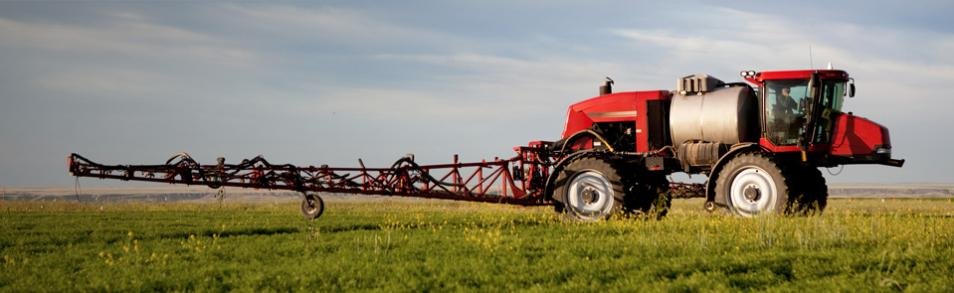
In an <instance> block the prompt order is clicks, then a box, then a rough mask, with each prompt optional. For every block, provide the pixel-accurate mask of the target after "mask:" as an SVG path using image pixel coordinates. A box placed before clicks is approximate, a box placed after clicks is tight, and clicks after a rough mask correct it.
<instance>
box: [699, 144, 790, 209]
mask: <svg viewBox="0 0 954 293" xmlns="http://www.w3.org/2000/svg"><path fill="white" fill-rule="evenodd" d="M789 177H790V176H786V174H785V173H784V172H783V169H782V168H781V166H779V164H778V163H776V162H775V160H773V159H772V158H770V157H767V156H765V155H763V154H761V153H747V154H741V155H739V156H737V157H735V158H733V159H732V160H731V161H729V163H728V164H726V165H725V167H724V168H723V169H722V172H720V173H719V178H718V179H717V181H716V192H719V193H722V195H723V196H724V198H725V199H726V203H727V206H728V209H729V211H731V212H732V213H733V214H736V215H739V216H743V217H753V216H758V215H766V214H781V213H785V212H789V211H790V210H789V209H788V207H789V204H790V203H789V198H790V197H791V196H792V195H794V194H793V192H792V188H793V184H791V181H790V180H788V178H789Z"/></svg>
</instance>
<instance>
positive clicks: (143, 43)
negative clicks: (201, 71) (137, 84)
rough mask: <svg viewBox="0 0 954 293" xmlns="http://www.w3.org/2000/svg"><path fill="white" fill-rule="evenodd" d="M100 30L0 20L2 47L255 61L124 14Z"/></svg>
mask: <svg viewBox="0 0 954 293" xmlns="http://www.w3.org/2000/svg"><path fill="white" fill-rule="evenodd" d="M118 19H119V20H118V22H116V23H109V24H108V25H101V26H67V25H58V24H42V23H30V22H23V21H16V20H11V19H5V18H0V48H3V47H7V48H21V49H28V50H36V49H39V50H44V51H49V52H60V53H64V54H71V55H74V56H76V57H77V58H80V57H82V55H81V54H120V55H125V56H128V57H134V58H140V59H141V60H154V59H157V58H158V59H161V60H178V61H179V62H199V63H203V64H210V63H211V64H216V65H218V66H242V67H246V66H251V65H254V64H255V61H256V56H255V55H254V54H253V53H252V52H249V51H247V50H244V49H241V48H238V47H235V46H230V45H228V44H227V43H226V42H225V41H224V40H222V39H219V38H215V37H212V36H208V35H205V34H201V33H198V32H194V31H190V30H186V29H182V28H177V27H171V26H165V25H159V24H155V23H150V22H148V20H146V19H145V18H142V17H135V16H133V15H125V16H122V17H119V18H118Z"/></svg>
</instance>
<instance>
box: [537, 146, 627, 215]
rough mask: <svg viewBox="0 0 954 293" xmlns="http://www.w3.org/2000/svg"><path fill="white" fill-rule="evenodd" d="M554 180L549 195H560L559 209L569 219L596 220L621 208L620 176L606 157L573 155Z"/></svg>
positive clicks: (618, 171)
mask: <svg viewBox="0 0 954 293" xmlns="http://www.w3.org/2000/svg"><path fill="white" fill-rule="evenodd" d="M555 184H556V188H555V189H554V191H553V196H554V197H560V200H559V201H560V202H562V203H563V204H562V205H561V206H562V207H563V212H564V213H565V214H566V215H567V216H569V217H570V218H571V219H575V220H580V221H597V220H602V219H608V218H609V217H610V216H612V215H613V214H616V213H619V212H620V211H621V210H622V207H623V195H624V190H623V184H622V176H621V174H620V170H619V169H618V168H615V167H614V166H613V165H612V164H611V160H610V159H609V158H604V157H600V156H597V155H585V156H581V157H580V158H576V159H574V161H572V162H570V163H569V164H567V165H566V167H565V168H563V170H562V171H561V172H560V173H559V175H558V177H557V179H556V182H555Z"/></svg>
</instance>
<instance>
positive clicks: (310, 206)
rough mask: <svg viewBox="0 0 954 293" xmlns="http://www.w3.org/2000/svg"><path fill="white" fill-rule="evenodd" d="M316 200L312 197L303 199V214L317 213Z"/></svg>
mask: <svg viewBox="0 0 954 293" xmlns="http://www.w3.org/2000/svg"><path fill="white" fill-rule="evenodd" d="M318 208H319V205H318V200H317V199H315V198H313V197H308V198H306V199H305V213H306V214H309V215H312V214H314V213H316V212H318Z"/></svg>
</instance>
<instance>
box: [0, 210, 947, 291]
mask: <svg viewBox="0 0 954 293" xmlns="http://www.w3.org/2000/svg"><path fill="white" fill-rule="evenodd" d="M674 204H675V208H674V211H673V212H672V214H671V215H670V216H669V217H667V218H666V219H665V220H663V221H642V220H625V219H622V220H614V221H607V222H600V223H584V224H581V223H568V222H565V221H561V220H560V219H559V218H558V217H555V216H554V215H553V214H552V212H550V210H549V209H548V208H523V207H511V206H503V205H493V204H474V203H460V202H448V201H423V200H422V201H413V200H372V201H366V202H361V201H340V200H339V201H334V200H329V202H328V209H327V210H326V213H325V215H324V216H323V217H322V218H321V219H319V220H318V221H313V222H309V221H305V220H303V219H302V218H301V217H300V216H299V215H298V211H297V204H291V203H288V204H274V203H258V204H228V203H226V204H224V205H219V204H215V203H206V204H184V203H177V204H107V205H98V204H70V203H50V202H44V203H25V202H0V256H2V260H0V290H2V291H77V290H82V291H88V290H95V291H102V290H106V291H129V290H163V291H165V290H189V291H192V290H202V291H205V290H241V291H260V290H263V289H264V290H281V291H286V290H300V289H304V290H308V291H320V292H323V291H340V290H368V289H373V290H380V291H425V290H439V291H445V290H457V289H476V290H478V291H503V290H506V291H512V290H518V289H520V290H523V289H526V290H530V291H551V290H553V289H556V290H560V291H602V290H604V289H617V290H621V289H622V290H626V291H631V290H640V291H643V289H648V290H649V291H686V290H696V289H705V290H720V291H737V290H759V291H762V290H781V291H805V290H825V291H831V290H843V291H858V290H859V289H860V290H862V291H871V290H875V291H880V290H883V291H894V290H904V289H906V290H913V291H947V292H950V291H954V278H952V277H951V276H952V274H954V201H952V200H951V199H942V200H912V199H908V200H890V199H888V200H880V199H874V200H871V199H868V200H850V199H842V200H832V201H831V202H830V206H829V210H828V211H827V212H826V213H825V215H823V216H820V217H807V218H786V217H763V218H757V219H738V218H734V217H730V216H725V215H720V214H707V213H705V212H703V211H702V210H701V202H699V201H695V200H693V201H686V200H677V201H675V203H674Z"/></svg>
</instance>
